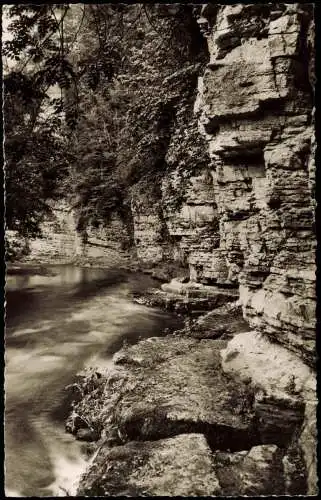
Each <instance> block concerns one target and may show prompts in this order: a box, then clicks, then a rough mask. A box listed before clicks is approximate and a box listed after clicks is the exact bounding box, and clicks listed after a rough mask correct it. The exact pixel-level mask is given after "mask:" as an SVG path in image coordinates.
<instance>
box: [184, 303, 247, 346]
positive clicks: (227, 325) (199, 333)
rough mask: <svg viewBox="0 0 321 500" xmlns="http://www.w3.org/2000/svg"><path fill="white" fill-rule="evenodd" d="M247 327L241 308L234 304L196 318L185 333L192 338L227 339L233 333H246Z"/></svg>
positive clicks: (228, 304)
mask: <svg viewBox="0 0 321 500" xmlns="http://www.w3.org/2000/svg"><path fill="white" fill-rule="evenodd" d="M248 330H249V325H248V323H247V322H246V321H245V320H244V318H243V313H242V307H241V306H240V305H238V304H237V303H235V302H231V303H227V304H225V305H224V306H221V307H218V308H217V309H214V311H210V312H209V313H207V314H206V315H204V316H201V317H200V318H198V319H197V320H196V321H195V322H194V324H193V325H192V326H191V328H189V329H188V331H187V332H186V333H187V334H188V335H190V336H191V337H193V338H198V339H215V338H218V337H223V336H224V338H229V337H231V336H232V335H233V334H235V333H241V332H248Z"/></svg>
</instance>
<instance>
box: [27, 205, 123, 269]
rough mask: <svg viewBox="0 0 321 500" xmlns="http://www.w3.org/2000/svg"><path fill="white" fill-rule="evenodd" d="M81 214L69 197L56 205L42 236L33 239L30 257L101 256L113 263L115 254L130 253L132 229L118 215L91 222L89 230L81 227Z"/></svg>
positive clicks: (30, 241) (75, 258)
mask: <svg viewBox="0 0 321 500" xmlns="http://www.w3.org/2000/svg"><path fill="white" fill-rule="evenodd" d="M77 226H78V216H77V213H76V211H75V210H74V209H73V208H72V206H71V204H70V203H68V202H67V201H66V200H63V201H59V202H56V203H54V204H53V206H52V215H51V217H47V218H46V220H44V222H43V223H42V224H41V228H40V229H41V233H42V234H41V237H38V238H32V239H30V240H29V249H30V252H29V254H28V259H29V260H38V261H39V260H42V261H45V262H46V261H48V262H55V261H57V262H61V261H65V262H72V261H77V260H79V259H80V260H82V259H85V260H88V261H89V262H90V261H91V260H95V259H98V260H100V261H102V262H106V263H109V262H110V261H111V260H113V258H114V256H115V255H121V254H124V253H125V252H126V250H125V247H126V246H128V244H129V236H128V229H127V226H126V225H125V223H124V222H123V221H122V220H121V219H120V218H119V217H118V216H117V215H115V214H114V215H112V216H111V218H110V220H109V221H108V223H107V222H106V221H101V223H100V224H99V223H98V224H96V225H95V226H93V225H88V227H87V228H86V231H79V230H78V227H77Z"/></svg>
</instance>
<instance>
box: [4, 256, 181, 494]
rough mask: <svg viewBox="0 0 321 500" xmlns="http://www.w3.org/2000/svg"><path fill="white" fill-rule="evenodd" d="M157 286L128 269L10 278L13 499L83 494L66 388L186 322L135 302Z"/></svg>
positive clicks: (8, 460)
mask: <svg viewBox="0 0 321 500" xmlns="http://www.w3.org/2000/svg"><path fill="white" fill-rule="evenodd" d="M150 286H155V282H154V281H153V280H152V279H151V278H150V277H147V276H145V275H141V274H140V275H139V274H131V273H125V272H124V271H120V270H107V269H93V268H79V267H78V268H77V267H72V266H66V265H65V266H52V267H48V275H43V274H37V273H36V272H35V271H33V270H32V269H29V270H28V269H24V273H23V274H21V273H20V274H10V273H8V275H7V279H6V301H7V306H6V349H5V363H6V366H5V472H6V473H5V486H6V494H7V496H33V495H34V496H51V495H55V496H59V495H61V496H64V495H65V492H66V491H67V492H68V493H69V494H75V488H76V479H77V477H78V476H79V474H80V473H81V472H82V471H83V470H84V467H85V465H86V461H85V458H84V454H83V453H81V446H82V445H81V443H80V442H78V441H76V440H75V439H74V437H72V436H71V435H69V434H66V433H65V431H64V420H65V418H66V413H67V412H68V408H67V406H66V390H65V387H66V386H67V385H68V384H71V383H73V382H74V381H75V377H76V374H77V372H79V371H80V370H81V369H83V368H84V367H85V366H86V365H93V366H99V364H100V363H101V362H102V361H103V362H104V363H105V364H108V363H111V357H112V355H113V353H114V352H116V351H117V350H118V349H119V348H120V347H121V345H122V343H123V341H124V340H126V341H127V342H128V343H133V342H136V341H137V340H138V339H139V338H140V337H142V338H144V337H150V336H155V335H161V334H162V332H163V331H164V329H166V328H169V329H172V328H177V327H178V326H179V325H180V320H179V319H178V318H177V317H174V316H173V315H169V314H165V313H163V312H161V311H160V310H157V309H152V308H147V307H145V306H142V305H139V304H135V303H134V302H133V300H132V294H133V292H135V291H138V290H139V291H144V289H146V288H148V287H150Z"/></svg>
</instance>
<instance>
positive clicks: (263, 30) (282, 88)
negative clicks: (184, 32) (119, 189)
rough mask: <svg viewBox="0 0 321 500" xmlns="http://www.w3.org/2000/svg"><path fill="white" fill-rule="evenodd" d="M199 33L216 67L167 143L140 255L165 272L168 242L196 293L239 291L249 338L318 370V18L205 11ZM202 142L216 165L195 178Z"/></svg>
mask: <svg viewBox="0 0 321 500" xmlns="http://www.w3.org/2000/svg"><path fill="white" fill-rule="evenodd" d="M198 23H199V26H200V29H201V31H202V32H203V35H204V37H205V38H206V39H207V43H208V50H209V62H208V64H207V67H206V69H205V71H204V72H203V74H201V75H200V76H199V78H198V94H197V97H196V101H195V106H194V113H195V114H194V117H191V116H190V117H189V119H188V120H185V122H184V124H183V127H182V128H179V127H178V130H177V132H176V134H175V132H174V133H173V134H172V137H171V141H170V144H169V147H168V150H167V155H166V162H167V165H169V166H170V167H171V169H170V170H169V171H168V173H165V175H164V177H163V180H162V199H161V201H158V205H160V207H161V210H160V209H159V208H158V211H157V215H155V214H148V211H147V212H146V211H145V214H144V217H145V219H144V218H142V215H141V214H139V210H138V211H137V212H136V213H134V221H135V230H138V231H137V236H138V239H137V240H136V245H137V249H138V253H139V254H140V255H141V257H142V258H143V259H146V260H148V259H150V258H151V259H153V258H155V255H156V258H157V259H159V260H160V259H161V258H162V257H163V253H164V252H163V248H164V246H166V247H168V240H169V239H170V241H171V245H172V254H171V258H173V259H174V260H181V261H183V262H186V264H187V265H188V267H189V271H190V279H191V281H196V282H201V283H206V284H215V285H216V286H221V287H227V286H228V287H233V286H235V287H238V288H239V293H240V300H241V302H242V306H243V313H244V316H245V318H246V319H247V321H248V322H249V324H250V325H251V327H253V328H255V329H257V330H259V331H262V332H263V333H264V334H266V335H268V336H270V337H271V338H273V339H274V340H276V341H278V342H280V343H282V344H284V345H286V346H287V347H288V348H290V349H291V350H293V351H295V352H297V353H299V354H300V356H301V357H303V358H304V359H305V360H306V361H308V362H312V363H313V360H314V351H315V347H314V346H315V245H316V238H315V233H314V207H315V200H314V183H315V165H314V150H315V146H314V124H313V81H314V75H313V71H314V70H313V64H314V63H313V61H314V58H313V50H314V48H313V36H314V35H313V29H314V28H313V27H314V21H313V9H312V7H311V5H300V4H294V5H287V4H275V5H272V4H271V5H233V6H214V5H206V6H204V7H203V8H202V11H201V12H200V13H199V15H198ZM195 116H196V117H197V119H198V128H199V130H197V124H196V121H195ZM186 138H187V144H186V145H185V156H183V157H182V158H178V159H177V158H176V157H175V154H176V156H177V153H176V151H177V150H178V149H179V142H180V141H181V142H182V141H184V140H185V141H186ZM202 140H204V142H203V143H202ZM196 142H197V143H198V144H200V147H199V150H201V149H202V148H203V149H204V150H205V151H206V150H207V151H206V153H207V152H208V154H209V158H208V159H207V158H206V156H205V154H204V152H203V153H202V157H200V155H198V156H197V155H194V157H192V158H193V161H194V163H193V165H192V166H190V165H189V164H188V160H189V158H188V149H189V148H193V147H194V146H193V145H194V144H195V143H196ZM205 143H207V144H205ZM202 144H203V146H202ZM155 213H156V212H155ZM156 219H157V220H156ZM164 224H165V230H164ZM138 226H139V229H138ZM163 234H165V236H166V235H167V237H165V239H164V236H163ZM156 241H157V245H156V244H155V242H156ZM152 249H153V250H152ZM153 252H154V254H153ZM165 255H168V249H167V250H166V251H165Z"/></svg>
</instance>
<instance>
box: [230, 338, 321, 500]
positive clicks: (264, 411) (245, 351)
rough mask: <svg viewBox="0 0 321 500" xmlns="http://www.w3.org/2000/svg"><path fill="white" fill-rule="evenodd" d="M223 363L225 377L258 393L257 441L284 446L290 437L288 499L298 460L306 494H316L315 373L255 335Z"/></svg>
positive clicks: (235, 343)
mask: <svg viewBox="0 0 321 500" xmlns="http://www.w3.org/2000/svg"><path fill="white" fill-rule="evenodd" d="M222 359H223V362H222V366H223V369H224V370H225V371H226V372H227V373H229V374H233V375H234V377H235V378H236V379H237V380H243V381H244V380H247V381H249V383H250V385H251V386H252V387H255V388H256V391H255V392H256V395H255V400H254V403H253V409H254V411H255V413H256V415H257V418H258V419H259V420H260V422H261V423H260V426H259V429H260V433H261V439H263V440H264V439H271V433H272V434H273V433H276V434H277V435H279V436H280V435H281V436H285V437H286V441H288V439H289V437H290V436H291V435H292V438H291V442H290V443H289V445H288V456H286V457H285V460H284V463H285V468H287V469H288V470H289V471H290V476H291V474H293V476H291V477H288V488H289V489H290V490H292V491H290V493H293V492H294V491H293V484H292V483H293V481H295V482H296V483H297V481H298V478H296V477H295V476H296V475H297V474H298V472H297V471H298V468H297V467H296V464H295V463H293V462H297V461H299V462H300V459H301V455H302V459H303V463H304V468H305V473H306V480H307V488H308V494H310V495H315V494H317V491H318V487H317V469H316V464H317V459H316V443H317V426H316V408H317V397H316V377H315V373H314V372H313V371H312V370H311V369H310V368H309V367H308V366H307V365H305V364H304V363H303V362H302V361H301V360H300V359H299V358H298V357H297V356H296V355H294V354H293V353H291V352H289V351H288V350H287V349H285V348H283V347H281V346H279V345H277V344H272V343H271V342H269V341H268V340H267V339H266V338H264V337H263V336H262V335H260V334H258V333H257V332H248V333H241V334H239V335H236V336H235V337H234V338H233V339H232V340H231V341H230V342H229V343H228V345H227V347H226V348H225V349H224V350H223V351H222ZM262 367H268V369H264V368H263V369H262ZM291 428H292V429H291ZM293 429H296V431H295V432H294V433H293ZM289 464H292V467H291V465H289ZM300 468H301V466H299V469H300ZM291 470H292V473H291ZM300 481H301V482H302V478H301V479H300V478H299V482H300ZM294 489H295V488H294ZM295 493H296V494H297V489H296V491H295Z"/></svg>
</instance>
